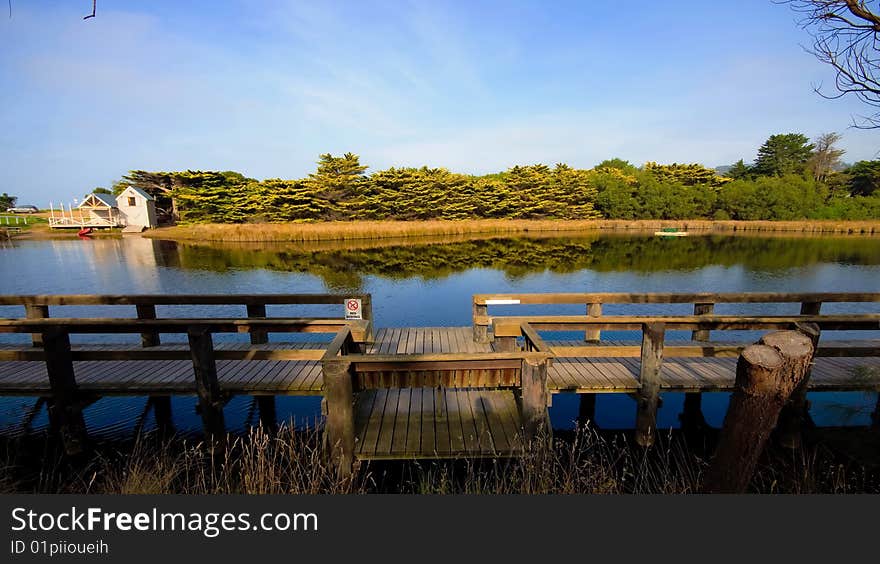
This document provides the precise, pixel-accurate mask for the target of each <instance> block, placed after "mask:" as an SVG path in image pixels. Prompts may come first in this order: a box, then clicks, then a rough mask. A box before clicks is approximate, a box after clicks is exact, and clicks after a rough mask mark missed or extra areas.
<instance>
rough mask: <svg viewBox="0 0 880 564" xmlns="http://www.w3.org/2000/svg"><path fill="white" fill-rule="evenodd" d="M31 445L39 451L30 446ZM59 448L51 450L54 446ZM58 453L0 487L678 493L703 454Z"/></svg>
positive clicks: (581, 448)
mask: <svg viewBox="0 0 880 564" xmlns="http://www.w3.org/2000/svg"><path fill="white" fill-rule="evenodd" d="M38 450H39V449H38ZM59 451H60V449H59ZM59 451H56V450H53V449H52V448H50V447H45V448H44V449H43V450H42V451H40V452H36V453H31V455H30V458H28V455H22V453H23V452H24V451H23V450H21V449H20V448H17V447H15V446H13V447H12V448H9V445H8V444H7V448H6V449H5V451H4V452H2V454H0V456H2V457H3V460H2V461H0V467H3V470H4V471H3V473H2V476H0V492H2V493H14V492H17V493H22V492H24V493H108V494H324V493H336V494H349V493H355V494H358V493H385V492H394V493H414V494H583V493H589V494H654V493H666V494H682V493H694V492H697V491H699V486H700V482H701V480H702V476H703V472H704V470H705V468H706V465H707V464H706V460H705V458H704V457H703V456H701V455H699V454H697V453H695V452H693V451H692V450H690V449H689V448H688V447H687V446H686V445H685V443H684V442H683V441H682V440H681V439H680V438H677V437H673V436H671V435H669V436H666V437H663V438H662V440H661V441H660V444H659V446H657V447H654V448H652V449H649V450H644V449H641V448H639V447H636V446H633V445H631V444H630V442H629V441H628V440H627V439H626V438H625V437H624V436H623V435H620V434H618V435H602V434H599V433H597V432H596V431H594V430H592V429H589V428H584V429H581V430H580V431H578V432H575V433H573V434H571V436H566V437H564V438H557V439H555V440H554V441H553V443H552V445H551V446H549V447H548V446H547V445H546V443H540V444H535V445H531V447H530V448H528V449H526V452H525V453H524V455H523V456H522V458H519V459H498V460H483V461H474V460H458V461H443V462H440V461H438V462H432V461H418V462H415V461H413V462H397V463H371V464H367V463H362V464H361V466H360V467H359V468H358V469H357V472H356V473H355V476H354V477H353V478H351V479H340V478H338V477H337V474H336V472H335V470H334V469H333V467H332V466H331V465H330V464H329V463H328V462H327V461H326V459H325V458H324V456H323V453H322V449H321V442H320V434H319V432H318V431H306V432H299V431H293V430H291V429H289V428H286V427H282V428H281V429H280V430H279V431H278V433H277V434H275V435H269V434H267V433H264V432H263V431H262V430H260V429H255V430H252V431H251V432H250V433H248V434H247V435H244V436H239V437H230V438H229V441H228V443H227V446H226V447H225V448H224V449H223V450H222V451H221V450H218V449H215V448H212V447H211V446H210V445H208V444H206V443H204V442H187V441H184V440H182V439H170V440H159V439H158V438H156V437H154V436H152V435H144V436H141V437H138V438H137V439H136V440H135V441H133V442H132V443H130V444H128V445H115V446H107V445H104V446H102V447H99V448H98V449H97V450H96V452H95V454H93V455H92V456H91V457H89V458H88V459H86V460H81V461H74V462H71V461H69V460H67V459H65V458H63V456H62V455H61V454H60V452H59ZM753 489H754V491H756V492H764V493H852V492H859V493H861V492H875V493H876V492H878V491H880V485H878V477H877V472H876V469H875V470H874V471H871V470H869V469H866V468H865V467H863V466H860V465H857V464H853V463H841V462H840V460H838V459H837V458H836V457H834V456H832V455H831V454H830V453H829V452H828V451H826V450H825V449H822V448H812V449H807V450H803V451H798V452H796V453H793V454H792V453H785V454H783V455H779V454H773V455H769V456H766V457H765V460H763V461H762V465H761V467H760V468H759V470H758V472H757V475H756V476H755V479H754V480H753Z"/></svg>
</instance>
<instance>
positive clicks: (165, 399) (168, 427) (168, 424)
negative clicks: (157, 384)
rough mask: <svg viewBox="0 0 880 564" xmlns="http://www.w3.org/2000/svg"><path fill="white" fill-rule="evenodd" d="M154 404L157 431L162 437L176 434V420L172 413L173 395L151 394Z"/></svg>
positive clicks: (151, 400)
mask: <svg viewBox="0 0 880 564" xmlns="http://www.w3.org/2000/svg"><path fill="white" fill-rule="evenodd" d="M150 403H152V404H153V417H154V418H155V419H156V432H158V433H159V436H161V437H170V436H171V435H173V434H174V420H173V418H172V414H171V396H150Z"/></svg>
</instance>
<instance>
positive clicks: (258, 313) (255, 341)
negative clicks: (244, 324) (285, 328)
mask: <svg viewBox="0 0 880 564" xmlns="http://www.w3.org/2000/svg"><path fill="white" fill-rule="evenodd" d="M247 316H248V317H266V304H248V305H247ZM268 342H269V334H268V333H266V332H265V331H251V344H252V345H264V344H266V343H268Z"/></svg>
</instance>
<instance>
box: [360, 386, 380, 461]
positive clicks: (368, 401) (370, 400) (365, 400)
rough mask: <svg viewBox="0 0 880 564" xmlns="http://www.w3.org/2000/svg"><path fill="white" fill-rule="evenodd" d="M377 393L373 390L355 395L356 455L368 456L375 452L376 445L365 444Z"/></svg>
mask: <svg viewBox="0 0 880 564" xmlns="http://www.w3.org/2000/svg"><path fill="white" fill-rule="evenodd" d="M376 396H377V393H376V392H375V391H373V390H370V391H366V392H360V393H358V394H357V400H356V401H355V424H354V427H355V452H356V453H357V454H358V455H364V454H369V453H370V452H375V450H376V444H375V442H373V443H372V444H371V445H368V444H367V428H368V427H369V425H370V421H371V418H372V413H373V406H374V405H375V403H376Z"/></svg>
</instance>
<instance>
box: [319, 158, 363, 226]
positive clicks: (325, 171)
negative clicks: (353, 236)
mask: <svg viewBox="0 0 880 564" xmlns="http://www.w3.org/2000/svg"><path fill="white" fill-rule="evenodd" d="M367 168H368V167H366V166H364V165H361V163H360V157H358V156H357V155H355V154H354V153H345V154H344V155H342V156H341V157H334V156H333V155H331V154H330V153H325V154H323V155H320V157H319V160H318V170H317V171H316V172H315V173H314V174H310V175H309V178H310V179H311V181H312V184H313V186H314V188H315V190H316V191H317V193H318V196H319V197H320V198H321V199H323V200H325V201H326V204H327V211H328V213H329V214H330V216H329V217H328V218H327V219H343V218H344V217H345V215H346V213H345V211H346V209H347V208H349V207H351V204H350V201H351V200H354V199H356V198H357V196H358V195H359V190H360V188H362V186H361V185H362V183H363V175H364V172H365V171H366V170H367Z"/></svg>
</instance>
